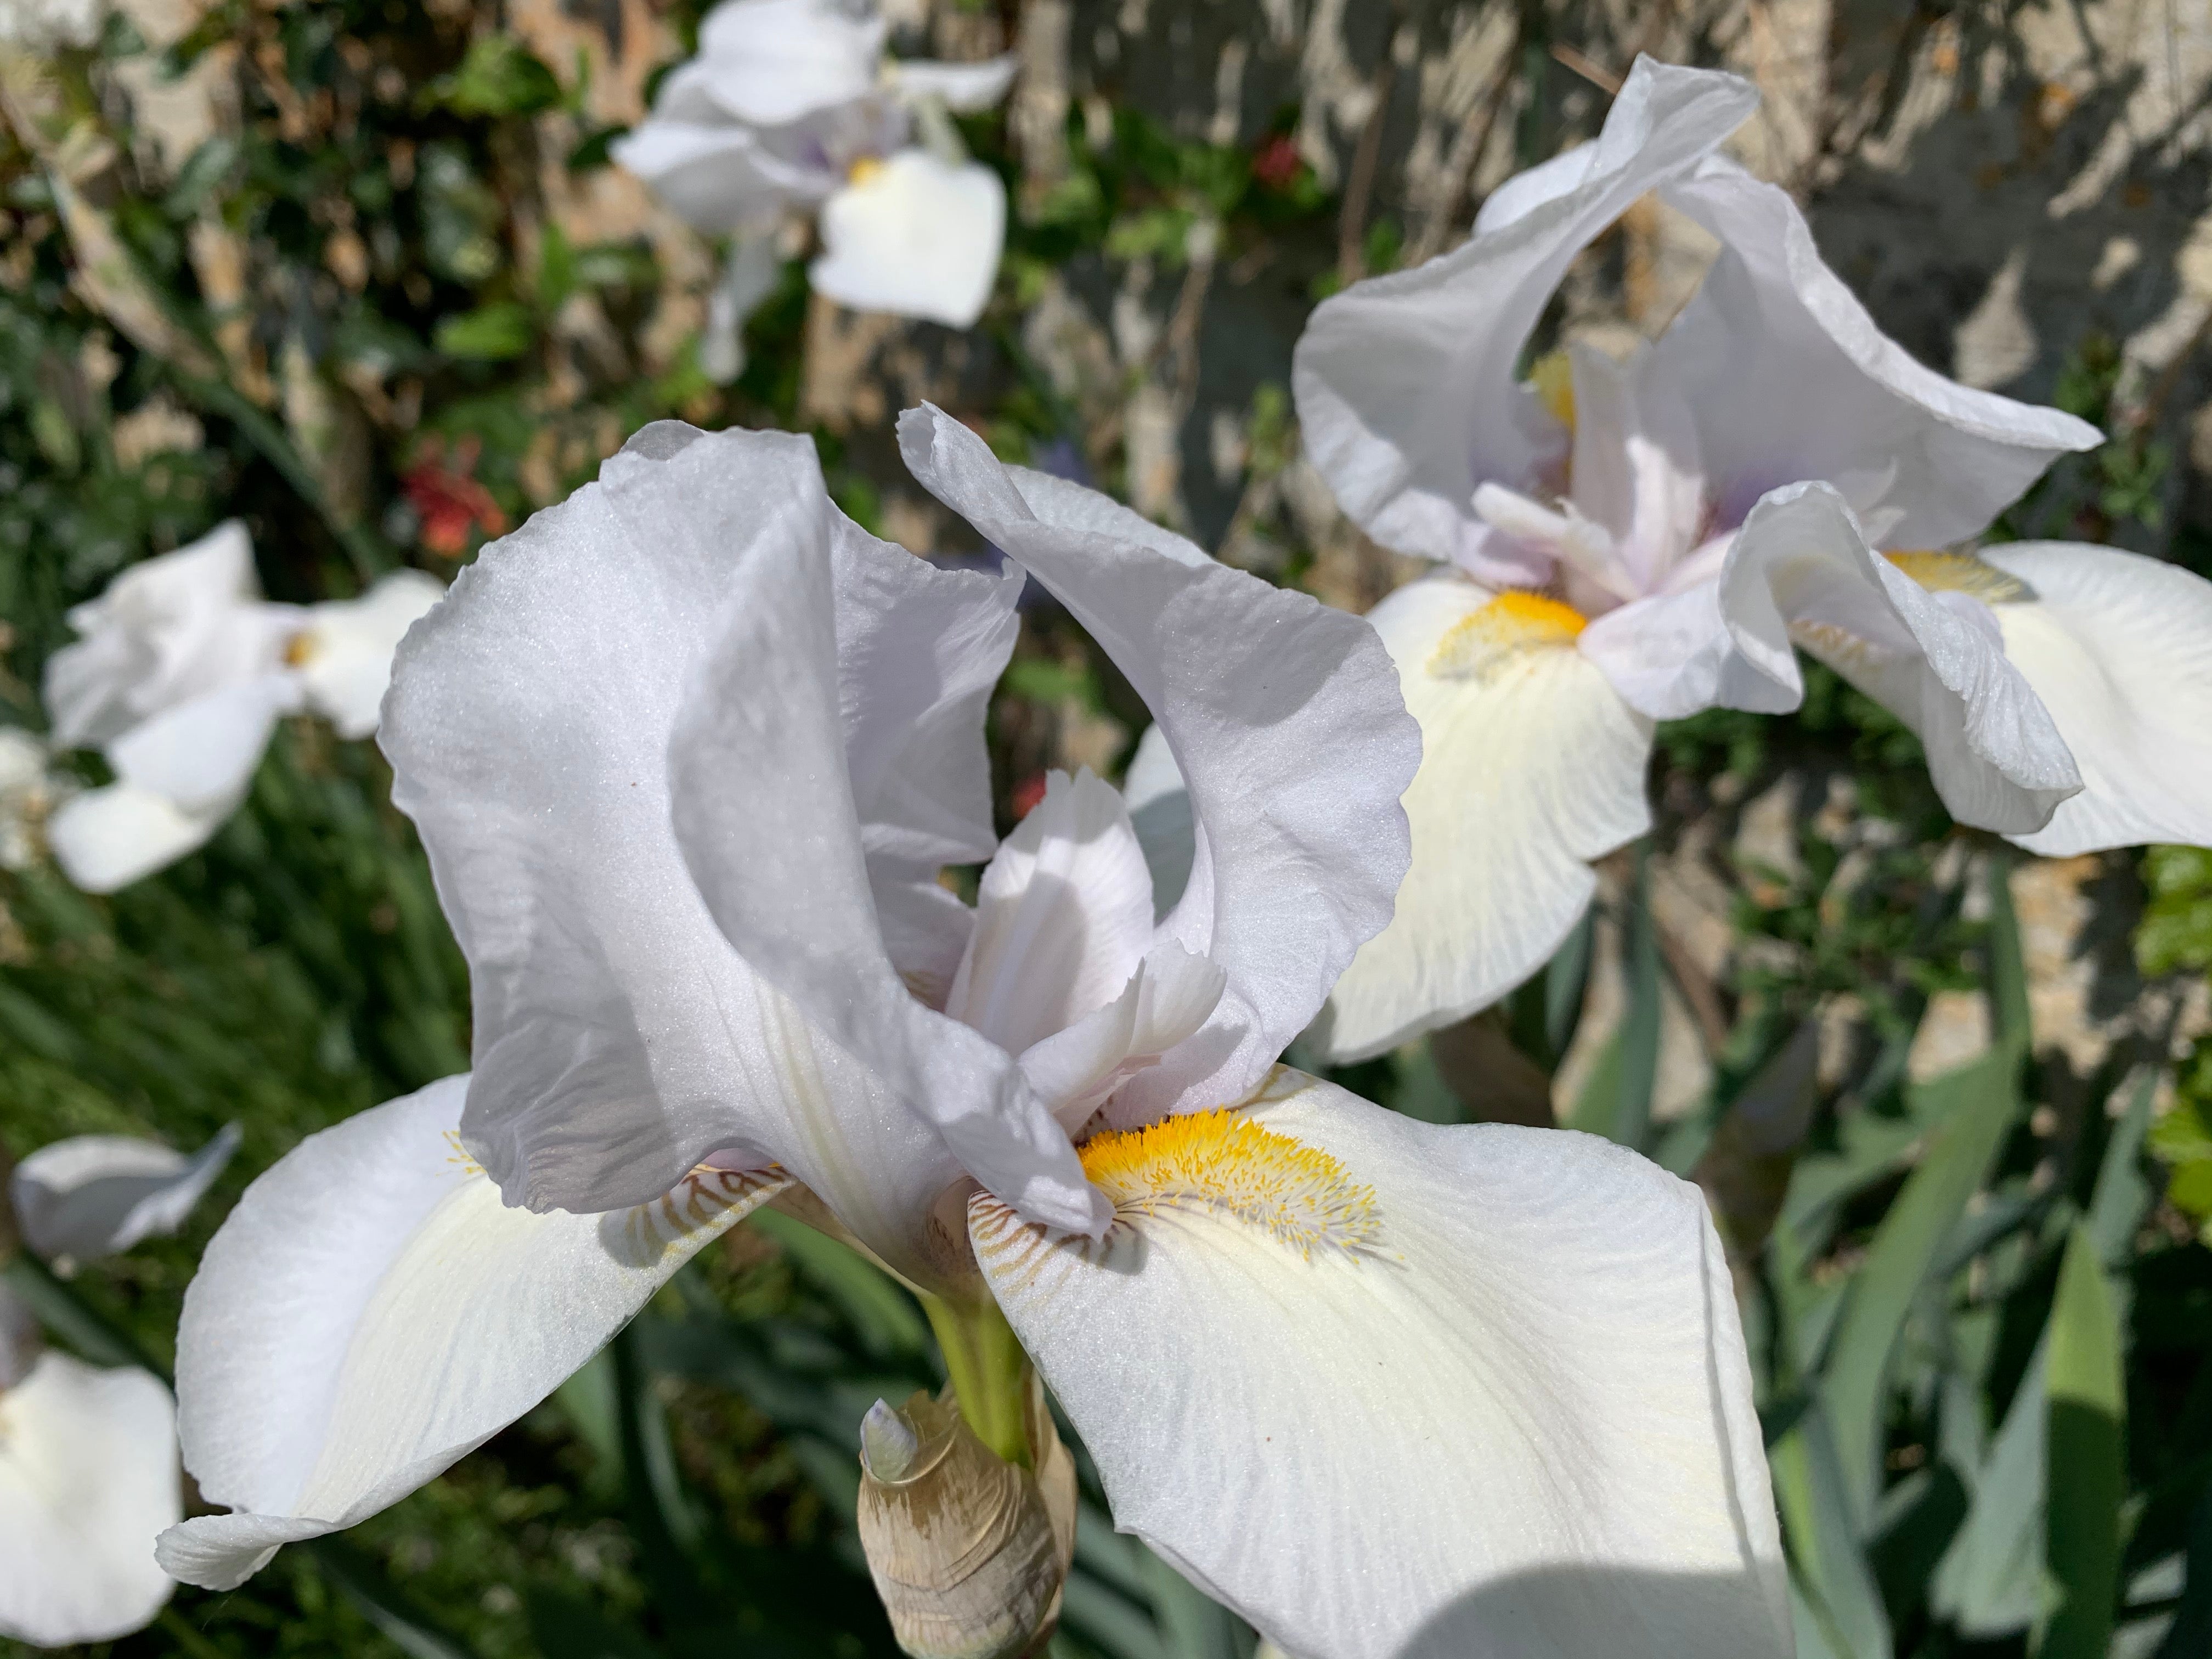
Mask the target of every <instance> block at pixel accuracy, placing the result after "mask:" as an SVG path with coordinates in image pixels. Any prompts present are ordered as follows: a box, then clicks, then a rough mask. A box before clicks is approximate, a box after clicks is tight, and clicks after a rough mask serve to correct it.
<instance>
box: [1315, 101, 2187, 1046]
mask: <svg viewBox="0 0 2212 1659" xmlns="http://www.w3.org/2000/svg"><path fill="white" fill-rule="evenodd" d="M1757 101H1758V95H1757V94H1756V93H1755V92H1754V91H1753V89H1752V88H1751V87H1750V85H1749V84H1748V83H1747V82H1743V81H1741V80H1739V79H1737V78H1736V77H1735V76H1729V75H1723V74H1717V73H1712V72H1708V71H1703V70H1686V69H1676V68H1668V67H1665V66H1662V65H1660V64H1654V63H1652V62H1651V61H1650V60H1649V59H1644V58H1639V59H1638V62H1637V64H1636V67H1635V69H1634V70H1632V72H1631V74H1630V76H1629V77H1628V81H1627V83H1626V85H1625V86H1624V87H1623V88H1621V92H1620V97H1619V98H1618V99H1617V100H1615V101H1614V104H1613V108H1612V111H1611V112H1610V113H1609V114H1608V115H1607V118H1606V123H1605V128H1604V131H1602V133H1601V135H1600V136H1599V137H1598V138H1597V139H1596V140H1595V141H1594V142H1592V143H1587V144H1584V145H1582V146H1580V147H1579V148H1577V149H1572V150H1570V151H1568V152H1567V153H1566V154H1565V155H1561V156H1559V157H1558V158H1557V159H1556V160H1554V161H1549V162H1547V163H1545V164H1544V165H1543V166H1541V167H1535V168H1533V169H1531V170H1530V171H1529V172H1527V173H1522V174H1521V175H1520V176H1518V177H1517V178H1515V179H1510V180H1509V181H1508V182H1507V183H1506V184H1505V185H1504V187H1503V188H1501V189H1500V190H1498V191H1497V192H1496V193H1495V194H1494V195H1493V196H1492V197H1491V198H1490V200H1489V201H1488V202H1486V204H1484V207H1483V210H1482V212H1481V215H1480V217H1479V218H1478V219H1477V220H1476V222H1475V230H1474V235H1473V237H1472V238H1471V239H1470V240H1468V242H1467V243H1466V244H1465V246H1462V247H1461V248H1459V249H1457V250H1456V251H1455V252H1451V253H1448V254H1445V255H1443V257H1441V258H1437V259H1433V260H1431V261H1430V262H1429V263H1428V264H1425V265H1422V266H1420V267H1419V268H1418V269H1416V270H1408V271H1403V272H1400V273H1397V274H1395V275H1391V276H1380V277H1376V278H1375V279H1373V280H1372V281H1369V282H1364V283H1357V284H1355V285H1354V286H1353V287H1352V288H1351V289H1347V290H1346V291H1345V292H1344V293H1343V294H1341V295H1337V296H1336V297H1334V298H1333V299H1331V300H1329V301H1327V302H1325V303H1324V304H1322V306H1321V307H1319V308H1317V309H1316V312H1315V313H1314V315H1313V318H1312V320H1311V321H1310V324H1309V325H1308V326H1307V329H1306V331H1305V334H1304V337H1303V338H1302V339H1301V340H1300V342H1299V343H1298V349H1297V361H1296V376H1295V383H1296V392H1297V405H1298V412H1299V417H1300V420H1301V422H1302V425H1303V429H1304V436H1305V442H1306V445H1307V447H1308V451H1309V453H1310V455H1311V457H1312V459H1313V460H1314V463H1315V465H1316V466H1317V467H1319V469H1320V470H1321V471H1322V475H1323V476H1324V477H1326V478H1327V479H1328V483H1329V484H1330V486H1331V488H1332V489H1334V491H1335V493H1336V496H1337V499H1338V501H1340V503H1341V505H1342V506H1343V507H1344V509H1345V511H1346V513H1349V514H1350V515H1351V516H1352V518H1353V519H1354V520H1357V521H1358V523H1359V524H1360V525H1361V526H1363V527H1364V529H1366V530H1367V531H1368V532H1369V533H1370V534H1371V535H1372V536H1374V538H1376V540H1377V541H1379V542H1381V543H1383V544H1384V545H1386V546H1389V547H1392V548H1395V549H1398V550H1401V551H1403V552H1407V553H1412V554H1417V555H1421V556H1426V557H1428V558H1431V559H1433V560H1436V561H1437V563H1438V565H1439V567H1440V569H1439V570H1438V572H1437V574H1434V575H1432V576H1431V577H1430V578H1428V579H1425V580H1420V581H1417V582H1415V583H1413V584H1412V585H1411V586H1407V587H1406V588H1403V589H1401V591H1400V592H1396V593H1394V594H1392V595H1391V596H1390V597H1389V599H1385V600H1384V601H1383V603H1382V604H1381V605H1378V606H1376V609H1375V611H1374V613H1373V616H1372V617H1371V620H1372V621H1373V623H1374V624H1375V626H1376V629H1378V630H1379V631H1380V632H1381V634H1382V635H1383V640H1384V641H1385V643H1386V644H1387V645H1388V646H1389V649H1390V653H1391V655H1392V656H1393V657H1394V658H1395V659H1396V661H1397V664H1398V668H1399V672H1400V675H1401V679H1402V682H1403V684H1404V687H1405V693H1406V702H1407V706H1408V707H1409V708H1411V709H1412V710H1413V714H1414V715H1415V717H1416V718H1417V719H1418V720H1419V721H1420V723H1421V728H1422V732H1423V735H1424V738H1425V742H1426V744H1427V755H1426V758H1425V763H1424V764H1423V766H1422V769H1421V775H1420V776H1419V779H1417V780H1416V781H1415V782H1414V785H1413V789H1412V790H1411V791H1410V792H1409V793H1407V797H1406V807H1407V812H1408V813H1409V815H1410V816H1411V817H1412V820H1413V870H1412V872H1411V873H1410V874H1409V875H1408V877H1407V882H1406V885H1405V888H1404V890H1402V891H1401V894H1400V896H1399V901H1398V908H1397V917H1396V920H1395V921H1394V922H1393V923H1392V925H1391V926H1390V927H1389V929H1388V930H1387V931H1385V932H1384V933H1383V934H1382V935H1381V936H1380V937H1378V938H1377V939H1375V940H1373V941H1372V942H1371V943H1370V944H1369V945H1368V946H1367V947H1366V948H1365V949H1364V951H1362V952H1361V954H1360V956H1359V957H1358V960H1357V961H1356V962H1355V963H1353V964H1352V969H1351V970H1350V972H1348V973H1347V974H1346V975H1345V977H1344V980H1343V981H1342V982H1341V983H1340V985H1339V986H1338V987H1337V989H1336V992H1335V994H1334V997H1333V998H1332V1000H1331V1002H1330V1005H1329V1010H1328V1016H1327V1018H1326V1023H1325V1026H1324V1030H1325V1031H1326V1034H1327V1047H1328V1051H1329V1052H1330V1054H1332V1056H1333V1057H1334V1058H1338V1059H1350V1058H1354V1057H1358V1056H1362V1055H1366V1054H1375V1053H1378V1052H1380V1051H1381V1050H1383V1049H1384V1048H1389V1047H1391V1046H1393V1045H1394V1044H1395V1043H1398V1042H1403V1041H1404V1040H1406V1039H1407V1037H1409V1036H1413V1035H1415V1034H1417V1033H1419V1032H1420V1031H1423V1030H1429V1029H1431V1028H1432V1027H1435V1026H1437V1025H1441V1024H1447V1023H1449V1021H1452V1020H1455V1019H1457V1018H1461V1017H1462V1016H1464V1015H1466V1014H1468V1013H1471V1012H1474V1010H1476V1009H1478V1008H1480V1007H1482V1006H1485V1005H1486V1004H1487V1003H1489V1002H1491V1001H1492V1000H1495V999H1497V998H1498V997H1499V996H1500V995H1502V994H1504V993H1505V992H1506V991H1508V990H1510V989H1511V988H1512V987H1513V986H1514V985H1516V984H1517V983H1518V982H1519V981H1522V979H1524V978H1526V977H1527V976H1528V975H1529V974H1530V973H1531V972H1533V971H1534V969H1536V968H1537V967H1538V966H1539V965H1541V963H1543V962H1544V960H1545V959H1546V958H1547V957H1548V956H1550V954H1551V953H1552V952H1553V951H1554V950H1555V949H1556V948H1557V947H1558V945H1559V943H1560V942H1561V940H1562V939H1564V938H1565V936H1566V934H1567V933H1568V932H1569V930H1570V929H1571V927H1573V925H1574V923H1575V921H1576V920H1577V918H1578V917H1579V916H1580V915H1581V914H1582V912H1583V908H1584V907H1585V906H1586V905H1587V904H1588V903H1589V898H1590V896H1591V894H1592V892H1593V891H1594V890H1595V878H1594V877H1593V875H1592V873H1591V872H1590V869H1589V860H1592V859H1595V858H1596V857H1598V856H1600V855H1601V854H1604V853H1606V852H1607V851H1609V850H1611V849H1612V848H1615V847H1617V846H1620V844H1621V843H1622V842H1626V841H1629V840H1631V839H1632V838H1634V837H1635V836H1639V835H1641V834H1643V833H1644V831H1645V830H1646V829H1648V828H1649V827H1650V808H1649V805H1648V804H1647V802H1646V799H1645V794H1644V770H1645V763H1646V761H1647V758H1648V757H1649V755H1650V748H1651V738H1652V726H1653V722H1654V721H1656V720H1672V719H1678V718H1680V717H1681V716H1683V715H1686V714H1693V713H1695V712H1696V711H1698V710H1699V709H1703V708H1715V707H1722V708H1742V709H1751V710H1759V711H1767V712H1782V711H1785V710H1788V709H1790V708H1796V705H1797V703H1798V702H1799V700H1800V698H1801V696H1802V680H1801V678H1800V675H1799V671H1798V667H1797V664H1796V659H1795V657H1794V655H1793V647H1796V648H1802V649H1804V650H1807V651H1809V652H1811V653H1813V654H1814V656H1816V657H1819V658H1820V659H1822V660H1823V661H1826V662H1827V663H1830V664H1832V665H1833V666H1834V667H1835V668H1836V669H1837V670H1838V671H1839V672H1840V673H1842V674H1843V675H1844V677H1845V678H1847V679H1849V680H1850V682H1851V683H1852V684H1855V685H1857V686H1858V687H1859V688H1860V689H1861V690H1864V691H1865V692H1866V693H1867V694H1868V695H1869V696H1873V697H1874V698H1875V699H1876V700H1877V701H1878V702H1881V703H1882V704H1883V705H1885V706H1886V707H1887V708H1889V709H1891V710H1892V711H1893V712H1894V713H1895V714H1897V715H1898V716H1899V719H1901V720H1904V721H1905V723H1906V724H1907V725H1908V726H1911V728H1912V729H1913V730H1914V731H1915V732H1917V733H1918V734H1919V736H1920V738H1921V741H1922V742H1923V744H1924V745H1925V746H1926V750H1927V754H1928V763H1929V771H1930V773H1931V775H1932V776H1933V779H1934V781H1935V784H1936V789H1937V791H1938V793H1940V794H1941V795H1942V799H1943V801H1944V803H1945V805H1947V806H1948V807H1949V809H1950V811H1951V812H1952V815H1953V816H1954V817H1957V818H1958V819H1960V821H1961V822H1963V823H1971V824H1976V825H1979V826H1981V827H1983V828H1986V829H1995V830H1997V831H2000V832H2002V833H2003V834H2004V835H2007V836H2010V837H2011V838H2012V839H2014V840H2015V841H2016V842H2019V843H2020V844H2021V846H2023V847H2026V848H2029V849H2031V850H2033V851H2035V852H2039V853H2046V854H2068V853H2077V852H2083V851H2087V850H2089V849H2091V848H2105V847H2113V846H2121V845H2125V844H2129V843H2132V842H2152V841H2178V842H2196V843H2203V842H2207V841H2212V764H2208V762H2212V753H2208V750H2207V749H2206V743H2207V734H2208V733H2212V586H2208V585H2207V584H2206V583H2204V582H2203V581H2201V580H2197V578H2195V577H2193V576H2191V575H2189V574H2186V573H2185V572H2183V571H2180V570H2178V569H2176V568H2173V567H2172V566H2170V565H2167V564H2164V563H2161V562H2158V561H2156V560H2153V559H2147V558H2142V557H2138V556H2135V555H2132V554H2128V553H2121V552H2116V551H2113V550H2109V549H2105V548H2095V547H2085V546H2078V545H2073V544H2059V543H2036V544H2009V545H2004V546H1996V547H1991V548H1989V549H1986V550H1984V551H1982V552H1980V553H1978V554H1974V553H1959V552H1942V551H1933V550H1940V549H1943V548H1946V547H1947V546H1948V545H1950V544H1954V543H1957V542H1960V541H1961V540H1963V539H1965V538H1969V537H1972V536H1974V535H1976V534H1977V533H1978V532H1981V531H1982V530H1984V529H1985V528H1986V527H1987V526H1988V525H1989V523H1990V520H1992V519H1993V518H1994V517H1995V516H1996V514H1997V513H1998V512H1999V511H2000V510H2002V508H2003V507H2005V506H2006V505H2007V504H2008V502H2010V501H2013V500H2014V499H2015V497H2016V496H2018V495H2019V494H2020V493H2021V491H2022V490H2023V489H2026V488H2027V486H2028V484H2030V483H2033V481H2034V479H2035V478H2036V477H2037V476H2038V475H2039V473H2040V472H2042V471H2043V470H2044V468H2045V466H2046V465H2049V463H2050V462H2051V459H2053V458H2054V457H2056V456H2057V455H2058V454H2060V453H2063V452H2064V451H2068V450H2079V449H2086V448H2088V447H2092V446H2093V445H2094V444H2096V443H2097V442H2098V441H2100V435H2099V434H2098V433H2097V431H2096V429H2095V428H2093V427H2091V426H2088V425H2087V424H2086V423H2084V422H2081V421H2078V420H2075V418H2073V417H2072V416H2069V415H2065V414H2062V413H2060V412H2059V411H2058V410H2053V409H2040V408H2033V407H2030V406H2027V405H2026V404H2018V403H2015V402H2013V401H2011V400H2010V399H2008V398H2001V397H1997V396H1996V395H1994V394H1992V393H1990V392H1977V391H1973V390H1971V389H1969V388H1967V387H1966V386H1959V385H1956V384H1954V382H1952V381H1950V380H1945V379H1944V378H1943V377H1942V376H1941V375H1939V374H1935V373H1933V372H1931V371H1930V370H1929V369H1927V368H1923V367H1922V366H1921V365H1920V364H1919V363H1917V362H1914V361H1913V360H1912V359H1911V357H1910V356H1907V355H1906V354H1905V351H1904V349H1902V348H1901V347H1899V345H1898V344H1897V343H1895V342H1893V341H1892V340H1889V339H1887V337H1884V336H1883V335H1882V334H1881V331H1879V330H1878V329H1877V328H1876V327H1875V324H1874V322H1873V319H1871V318H1869V316H1868V315H1867V313H1866V311H1865V310H1864V308H1863V307H1861V306H1860V305H1859V303H1858V301H1857V300H1856V299H1854V298H1853V297H1852V296H1851V295H1850V291H1849V290H1848V289H1846V288H1845V287H1844V283H1843V282H1842V281H1841V279H1840V278H1838V276H1836V275H1835V273H1834V272H1832V271H1831V270H1829V269H1828V268H1827V267H1826V265H1824V264H1821V262H1820V256H1819V253H1818V252H1817V251H1816V250H1815V249H1814V246H1813V239H1812V235H1811V233H1810V232H1809V230H1808V228H1807V227H1806V224H1805V221H1804V219H1803V217H1802V215H1801V214H1800V213H1799V212H1798V210H1797V208H1796V205H1795V204H1793V203H1792V202H1791V201H1790V197H1788V196H1787V195H1786V194H1784V192H1783V191H1781V190H1780V189H1778V188H1777V187H1776V186H1774V185H1767V184H1762V183H1760V182H1759V181H1758V180H1756V179H1753V178H1752V177H1751V176H1750V174H1748V173H1746V172H1745V171H1744V170H1743V169H1742V168H1741V167H1738V166H1736V165H1735V163H1734V162H1733V161H1729V160H1728V159H1727V158H1725V157H1724V156H1723V155H1720V154H1719V153H1718V152H1719V147H1720V145H1721V143H1723V140H1724V139H1726V138H1727V137H1728V136H1729V133H1731V132H1732V131H1735V128H1736V127H1737V126H1739V125H1741V123H1742V122H1743V121H1744V120H1745V119H1746V118H1747V117H1748V116H1749V115H1750V114H1751V112H1752V110H1753V107H1754V106H1755V105H1756V103H1757ZM1652 191H1656V192H1657V195H1658V197H1659V199H1660V200H1661V201H1662V202H1665V203H1667V204H1670V205H1671V206H1673V207H1674V208H1676V209H1679V210H1680V211H1682V212H1683V213H1686V214H1687V215H1688V216H1690V217H1691V218H1692V219H1694V220H1696V221H1697V222H1698V223H1699V224H1700V225H1702V226H1703V227H1704V228H1705V229H1706V230H1708V231H1710V232H1711V233H1712V234H1713V235H1714V236H1715V237H1717V239H1718V240H1719V242H1720V245H1721V246H1720V254H1719V258H1718V259H1717V261H1716V263H1715V264H1714V265H1713V266H1712V268H1711V271H1710V272H1709V273H1708V274H1707V276H1706V277H1705V282H1704V285H1703V286H1702V287H1701V288H1700V289H1699V292H1698V294H1697V295H1696V297H1695V298H1694V299H1692V301H1691V302H1690V304H1689V305H1688V307H1686V309H1685V310H1684V311H1683V313H1681V315H1680V317H1678V318H1677V319H1675V320H1674V323H1673V325H1671V326H1670V327H1669V328H1668V330H1667V331H1666V332H1665V333H1664V334H1663V335H1662V337H1660V338H1659V339H1658V340H1656V342H1654V343H1651V344H1650V345H1649V346H1646V347H1643V348H1640V349H1638V350H1637V351H1636V352H1635V353H1634V354H1633V355H1632V356H1630V357H1629V358H1628V359H1627V360H1626V361H1625V362H1614V361H1613V360H1612V359H1611V358H1609V357H1607V356H1603V355H1601V354H1600V353H1598V352H1595V351H1591V350H1588V349H1571V350H1570V352H1569V353H1568V354H1567V358H1566V361H1565V362H1559V361H1557V360H1553V361H1551V362H1546V363H1544V364H1541V365H1540V366H1539V371H1538V374H1537V376H1536V381H1535V383H1534V384H1531V383H1524V382H1523V381H1522V380H1519V379H1518V378H1517V374H1518V370H1517V367H1516V366H1517V365H1518V364H1519V363H1520V362H1521V359H1522V354H1523V351H1524V349H1525V348H1526V345H1527V342H1528V337H1529V334H1530V332H1531V331H1532V330H1533V329H1534V327H1535V325H1536V324H1537V321H1538V319H1539V318H1540V317H1541V314H1542V313H1543V310H1544V307H1545V304H1546V301H1547V300H1548V298H1549V297H1550V295H1551V293H1552V290H1553V289H1554V288H1555V287H1556V286H1557V285H1558V283H1559V280H1560V278H1561V277H1562V276H1564V275H1565V271H1566V270H1567V267H1568V265H1569V264H1571V262H1572V261H1573V259H1574V258H1575V257H1576V256H1577V253H1579V252H1581V250H1582V249H1583V247H1585V246H1588V245H1589V242H1590V241H1591V240H1592V239H1594V238H1595V237H1596V236H1597V235H1598V234H1600V233H1601V232H1602V231H1603V230H1604V229H1605V228H1607V226H1608V225H1610V224H1611V223H1612V222H1613V221H1614V220H1615V219H1617V218H1619V217H1620V214H1621V213H1622V212H1623V210H1626V208H1627V207H1629V206H1630V204H1632V203H1634V202H1635V201H1636V200H1637V199H1638V197H1642V196H1644V195H1645V194H1646V193H1647V192H1652Z"/></svg>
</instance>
